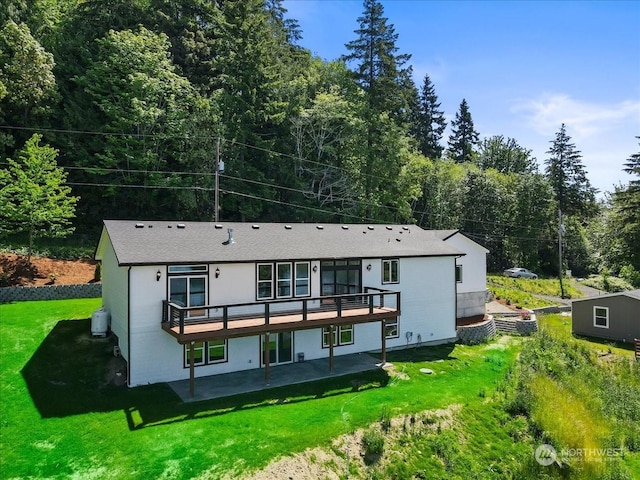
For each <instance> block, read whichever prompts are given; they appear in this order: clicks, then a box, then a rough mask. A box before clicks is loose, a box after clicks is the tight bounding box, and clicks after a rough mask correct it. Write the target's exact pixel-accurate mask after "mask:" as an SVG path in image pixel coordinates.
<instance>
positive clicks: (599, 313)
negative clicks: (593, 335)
mask: <svg viewBox="0 0 640 480" xmlns="http://www.w3.org/2000/svg"><path fill="white" fill-rule="evenodd" d="M593 326H594V327H599V328H609V307H593Z"/></svg>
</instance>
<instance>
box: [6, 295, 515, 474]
mask: <svg viewBox="0 0 640 480" xmlns="http://www.w3.org/2000/svg"><path fill="white" fill-rule="evenodd" d="M99 303H100V301H99V299H90V300H69V301H57V302H29V303H16V304H9V305H0V350H1V352H2V365H1V368H0V378H1V379H2V380H1V387H0V388H1V390H0V392H1V394H2V406H1V407H0V408H1V412H0V414H1V420H0V427H1V430H0V432H1V440H0V442H1V444H0V448H1V450H2V455H1V456H0V470H1V471H2V472H3V476H4V477H5V478H83V479H85V478H89V479H91V478H100V479H120V478H127V479H131V478H141V479H148V478H171V479H180V478H220V477H222V476H223V475H225V474H227V475H232V476H235V475H239V474H241V473H243V472H248V471H251V470H254V469H257V468H261V467H263V466H264V465H266V464H267V463H269V462H270V461H271V460H272V459H273V458H277V457H280V456H283V455H290V454H292V453H296V452H300V451H303V450H304V449H305V448H308V447H315V446H318V445H325V446H326V445H329V444H330V442H331V441H332V439H334V438H335V437H337V436H339V435H341V434H343V433H346V432H351V431H353V430H355V429H357V428H361V427H365V426H367V425H369V424H370V423H372V422H375V421H376V420H377V419H378V418H379V416H380V414H381V411H382V409H383V408H384V409H385V410H386V411H387V412H388V414H389V415H392V416H397V415H403V414H408V413H411V412H418V411H423V410H426V409H436V408H444V407H447V406H448V405H451V404H463V405H464V404H468V403H470V402H471V403H473V402H477V401H478V399H479V398H481V397H480V395H486V394H490V392H492V391H493V389H494V388H495V386H496V385H497V384H498V382H499V381H500V379H501V378H502V377H503V376H504V374H505V371H506V370H507V369H508V368H509V365H511V364H512V363H513V362H514V360H515V357H516V354H517V347H516V346H515V345H503V346H502V347H501V348H496V349H487V348H486V346H475V347H464V346H455V347H454V346H453V345H446V346H440V347H432V348H427V347H423V348H420V349H417V350H409V351H404V352H397V353H390V354H389V361H391V362H393V363H394V365H395V367H396V369H397V371H398V372H400V373H401V375H396V376H393V377H389V376H387V374H386V373H385V372H383V371H375V372H369V373H367V374H362V375H354V376H348V377H340V378H336V379H330V380H327V381H323V382H316V383H313V384H305V385H296V386H292V387H287V388H279V389H273V390H270V391H267V392H260V393H256V394H251V395H245V396H241V397H236V398H228V399H222V400H216V401H207V402H199V403H195V404H188V405H187V404H182V403H181V402H180V401H179V399H178V398H177V397H176V396H175V395H174V394H173V392H172V391H171V390H170V389H169V388H168V387H167V386H166V385H164V384H160V385H151V386H148V387H139V388H134V389H127V388H123V387H115V386H113V385H111V384H109V383H106V381H105V377H104V372H103V370H104V365H105V364H106V363H107V362H108V361H109V359H110V358H113V355H112V354H111V353H110V350H109V349H110V345H109V341H108V340H102V339H91V338H90V334H89V331H90V323H89V321H88V320H87V317H89V316H90V314H91V312H93V311H94V310H95V308H97V307H98V306H99ZM423 367H428V368H431V369H432V370H434V372H435V373H434V374H433V375H424V374H422V373H420V371H419V369H420V368H423Z"/></svg>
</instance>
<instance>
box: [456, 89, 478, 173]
mask: <svg viewBox="0 0 640 480" xmlns="http://www.w3.org/2000/svg"><path fill="white" fill-rule="evenodd" d="M478 138H479V136H478V132H476V130H475V128H474V126H473V119H472V118H471V112H469V105H468V104H467V100H466V99H464V98H463V99H462V102H461V103H460V109H459V110H458V112H456V118H455V120H453V121H452V122H451V135H450V136H449V155H450V156H451V158H452V159H453V160H454V161H455V162H456V163H464V162H470V161H471V160H472V155H473V152H474V147H475V146H476V145H477V144H478Z"/></svg>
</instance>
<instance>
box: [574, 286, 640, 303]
mask: <svg viewBox="0 0 640 480" xmlns="http://www.w3.org/2000/svg"><path fill="white" fill-rule="evenodd" d="M620 296H624V297H629V298H635V299H636V300H640V289H637V290H625V291H623V292H614V293H605V294H603V295H595V296H592V297H585V298H576V299H575V300H573V302H584V301H586V300H597V299H599V298H611V297H620ZM573 302H572V303H573Z"/></svg>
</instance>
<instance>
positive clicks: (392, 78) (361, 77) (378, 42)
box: [342, 0, 411, 118]
mask: <svg viewBox="0 0 640 480" xmlns="http://www.w3.org/2000/svg"><path fill="white" fill-rule="evenodd" d="M383 15H384V8H383V6H382V3H380V2H379V1H377V0H365V1H364V12H363V14H362V16H360V17H358V23H359V24H360V28H359V29H357V30H355V33H356V34H357V35H358V38H356V39H355V40H353V41H351V42H349V43H347V44H346V45H345V46H346V48H347V50H348V51H349V52H350V53H349V54H348V55H344V56H343V57H342V59H343V60H344V61H346V62H347V64H350V63H354V64H355V65H354V66H355V71H354V76H355V79H356V81H357V82H358V83H359V84H360V86H361V88H362V89H363V90H364V92H365V94H366V95H367V101H368V105H369V108H370V109H371V110H372V111H374V112H377V113H381V112H387V113H389V115H390V116H391V117H393V118H398V117H400V116H402V114H403V112H404V111H405V110H406V96H405V95H404V89H403V86H404V85H406V77H407V75H409V74H410V69H409V68H403V67H404V65H405V64H406V63H407V61H409V59H410V58H411V55H408V54H398V53H397V52H398V47H396V41H397V40H398V34H397V33H395V28H394V26H393V25H392V24H389V23H387V18H386V17H384V16H383Z"/></svg>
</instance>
